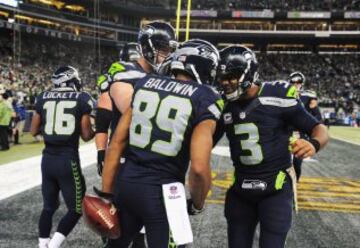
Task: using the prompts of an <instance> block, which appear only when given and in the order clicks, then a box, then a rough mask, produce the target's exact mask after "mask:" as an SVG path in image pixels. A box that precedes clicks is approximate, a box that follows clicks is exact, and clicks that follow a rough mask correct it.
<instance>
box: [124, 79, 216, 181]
mask: <svg viewBox="0 0 360 248" xmlns="http://www.w3.org/2000/svg"><path fill="white" fill-rule="evenodd" d="M221 109H222V100H221V98H220V95H219V94H218V93H217V92H216V91H214V90H213V89H211V88H210V87H208V86H205V85H199V84H197V83H194V82H191V81H186V82H185V81H179V80H175V79H171V78H169V77H163V76H151V75H149V76H146V77H145V78H143V79H141V80H140V81H139V82H138V83H137V85H136V88H135V92H134V95H133V101H132V122H131V126H130V131H129V147H128V150H127V154H126V163H125V165H124V169H123V171H122V176H121V178H123V180H127V181H133V182H142V183H150V184H159V183H168V182H174V181H180V182H184V180H185V173H186V171H187V169H188V164H189V159H190V154H189V153H190V141H191V135H192V132H193V129H194V127H195V126H196V125H197V124H198V123H200V122H201V121H204V120H208V119H213V120H216V121H217V120H218V119H219V118H220V116H221Z"/></svg>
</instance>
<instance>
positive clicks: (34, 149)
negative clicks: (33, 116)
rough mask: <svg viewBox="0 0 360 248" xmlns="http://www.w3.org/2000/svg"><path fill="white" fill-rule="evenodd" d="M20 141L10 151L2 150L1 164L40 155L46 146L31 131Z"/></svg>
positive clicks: (0, 155)
mask: <svg viewBox="0 0 360 248" xmlns="http://www.w3.org/2000/svg"><path fill="white" fill-rule="evenodd" d="M20 143H21V144H20V145H16V146H15V145H11V148H10V150H8V151H5V152H4V151H0V165H2V164H6V163H10V162H13V161H16V160H20V159H25V158H29V157H32V156H37V155H40V154H41V151H42V149H43V148H44V143H43V142H42V141H40V142H38V141H36V140H35V139H34V138H33V137H32V136H31V135H30V134H29V133H25V134H24V135H23V136H22V137H21V138H20ZM83 143H84V142H83V141H82V140H80V144H83Z"/></svg>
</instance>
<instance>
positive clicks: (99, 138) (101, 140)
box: [95, 133, 109, 150]
mask: <svg viewBox="0 0 360 248" xmlns="http://www.w3.org/2000/svg"><path fill="white" fill-rule="evenodd" d="M108 137H109V135H108V134H107V133H96V135H95V145H96V149H97V150H106V148H107V144H108Z"/></svg>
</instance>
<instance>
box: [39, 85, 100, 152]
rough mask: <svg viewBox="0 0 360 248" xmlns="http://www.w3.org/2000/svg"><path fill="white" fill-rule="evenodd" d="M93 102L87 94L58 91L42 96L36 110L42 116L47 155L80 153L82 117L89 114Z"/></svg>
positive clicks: (68, 90)
mask: <svg viewBox="0 0 360 248" xmlns="http://www.w3.org/2000/svg"><path fill="white" fill-rule="evenodd" d="M92 108H93V100H92V98H91V96H90V95H89V94H88V93H86V92H79V91H74V90H73V89H72V88H55V89H52V90H50V91H45V92H43V93H41V94H40V95H39V96H38V98H37V102H36V111H37V113H39V114H40V116H41V133H42V135H43V137H44V142H45V149H44V152H45V153H53V154H63V153H73V154H77V153H78V147H79V137H80V128H81V118H82V116H83V115H84V114H90V112H91V110H92Z"/></svg>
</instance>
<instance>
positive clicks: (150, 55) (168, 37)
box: [138, 21, 178, 70]
mask: <svg viewBox="0 0 360 248" xmlns="http://www.w3.org/2000/svg"><path fill="white" fill-rule="evenodd" d="M138 43H139V44H140V47H141V52H142V55H143V57H144V58H145V59H146V60H147V61H148V62H149V64H150V65H152V66H153V67H154V68H155V69H156V70H157V67H158V66H159V64H161V62H162V61H157V58H158V55H162V56H163V57H164V58H166V57H167V56H168V55H169V54H170V53H171V52H173V51H174V50H175V49H176V47H177V44H178V43H177V38H176V35H175V30H174V28H173V27H172V26H171V25H170V24H168V23H166V22H161V21H154V22H151V23H148V24H146V25H145V26H144V27H143V28H142V29H141V30H140V32H139V36H138Z"/></svg>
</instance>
